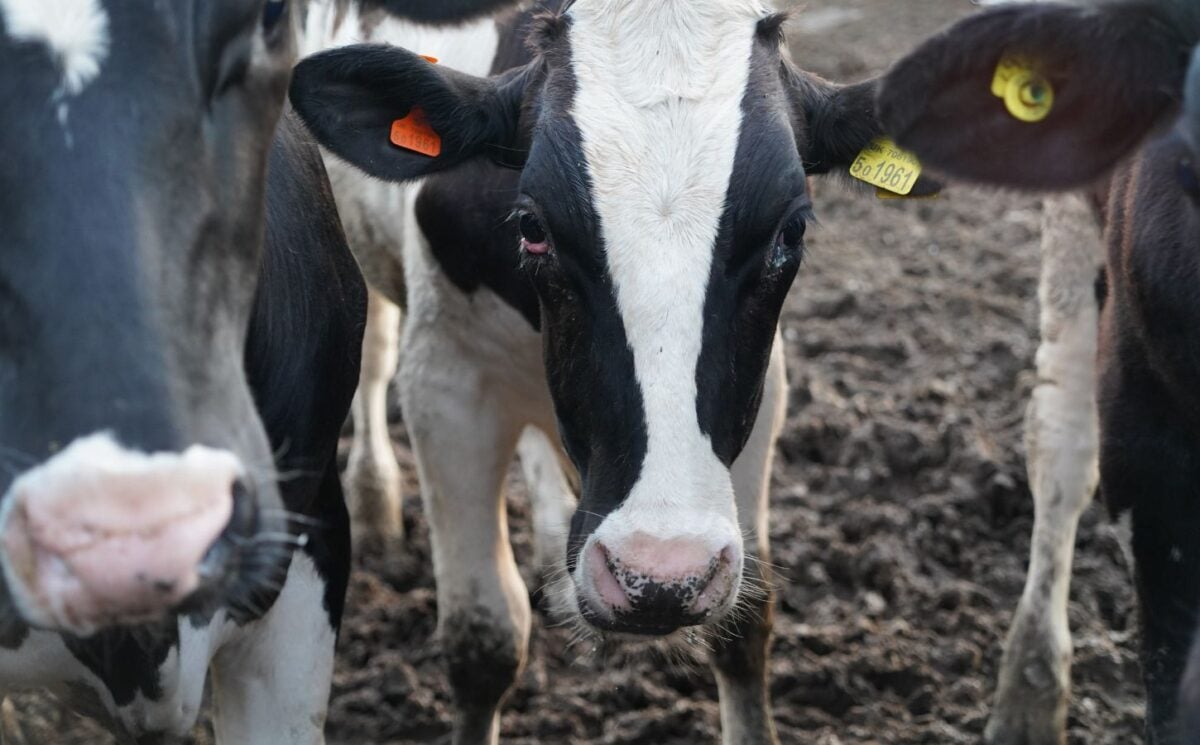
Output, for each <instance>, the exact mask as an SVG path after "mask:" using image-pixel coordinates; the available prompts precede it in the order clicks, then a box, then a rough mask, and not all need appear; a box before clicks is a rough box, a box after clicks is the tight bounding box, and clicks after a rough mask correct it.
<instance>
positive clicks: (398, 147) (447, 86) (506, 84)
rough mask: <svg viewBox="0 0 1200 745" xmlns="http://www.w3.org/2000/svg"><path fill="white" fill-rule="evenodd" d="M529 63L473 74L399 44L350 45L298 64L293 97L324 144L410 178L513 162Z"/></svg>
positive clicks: (371, 169) (387, 173)
mask: <svg viewBox="0 0 1200 745" xmlns="http://www.w3.org/2000/svg"><path fill="white" fill-rule="evenodd" d="M535 64H536V63H530V65H529V66H528V67H524V68H516V69H514V70H510V71H509V72H506V73H504V74H503V75H500V76H497V77H494V78H477V77H474V76H471V75H466V74H463V73H460V72H457V71H455V70H451V69H449V68H447V67H444V66H442V65H438V64H436V63H434V62H432V61H431V60H429V59H427V58H424V57H421V56H419V55H416V54H413V53H412V52H409V51H406V50H404V49H399V48H397V47H388V46H379V45H356V46H348V47H342V48H340V49H334V50H331V51H328V52H322V53H321V54H317V55H314V56H312V57H309V58H308V59H305V60H304V61H302V62H301V63H300V64H299V65H297V66H296V70H295V72H294V74H293V77H292V87H291V100H292V105H293V106H294V107H295V109H296V113H297V114H299V115H300V118H301V119H302V120H303V121H304V123H305V124H306V125H307V126H308V129H309V131H311V132H312V134H313V135H314V136H315V137H316V139H317V141H318V142H320V143H321V145H322V146H324V147H326V148H328V149H329V150H330V151H332V152H333V153H334V154H335V155H337V156H338V157H340V158H342V159H344V160H346V161H348V162H350V163H351V164H353V165H355V166H357V167H358V168H360V169H362V170H363V171H365V172H366V173H368V174H370V175H372V176H375V177H376V178H381V179H384V180H387V181H411V180H413V179H418V178H421V177H423V176H427V175H429V174H431V173H435V172H438V171H443V170H446V169H447V168H451V167H453V166H456V165H458V164H460V163H463V162H465V161H467V160H471V159H473V158H478V157H497V158H498V157H501V156H503V160H504V161H505V163H506V164H510V165H517V166H519V165H520V164H521V162H522V161H523V159H522V158H520V157H519V156H520V155H521V154H522V150H521V147H520V142H521V136H520V127H521V110H522V103H523V100H524V96H525V92H526V88H527V85H528V81H529V79H530V76H531V71H532V70H533V66H534V65H535Z"/></svg>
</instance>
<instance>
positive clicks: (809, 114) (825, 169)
mask: <svg viewBox="0 0 1200 745" xmlns="http://www.w3.org/2000/svg"><path fill="white" fill-rule="evenodd" d="M785 70H786V72H787V74H786V80H787V84H788V95H789V96H790V97H791V98H792V109H793V111H794V112H795V115H796V116H797V117H802V121H803V126H802V127H800V128H798V130H799V134H798V135H797V136H798V139H799V143H798V144H799V147H800V156H801V158H802V160H803V161H804V170H805V172H806V173H809V174H820V173H829V172H831V171H840V170H845V169H846V168H849V167H850V164H851V163H853V162H854V159H855V158H856V157H858V154H859V153H860V152H862V150H863V148H865V147H866V146H867V145H868V144H869V143H870V142H871V141H872V140H874V139H875V138H876V137H878V136H879V135H880V128H879V120H878V119H877V118H876V117H875V89H876V83H875V81H874V80H868V81H865V82H862V83H856V84H854V85H834V84H832V83H829V82H827V81H825V80H822V79H821V78H819V77H816V76H815V75H810V74H808V73H804V72H800V71H797V70H793V69H790V67H786V68H785Z"/></svg>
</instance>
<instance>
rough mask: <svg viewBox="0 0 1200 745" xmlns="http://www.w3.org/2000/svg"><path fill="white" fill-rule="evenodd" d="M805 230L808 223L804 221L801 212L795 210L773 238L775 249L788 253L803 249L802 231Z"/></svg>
mask: <svg viewBox="0 0 1200 745" xmlns="http://www.w3.org/2000/svg"><path fill="white" fill-rule="evenodd" d="M807 228H808V222H807V220H805V219H804V212H803V210H797V211H796V212H794V213H793V214H792V216H791V217H789V218H788V219H787V222H785V223H784V224H783V227H782V228H780V229H779V235H778V237H776V238H775V247H776V248H779V249H786V250H790V251H798V250H800V249H801V248H803V247H804V231H805V230H806V229H807Z"/></svg>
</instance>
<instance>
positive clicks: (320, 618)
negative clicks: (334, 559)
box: [212, 551, 337, 745]
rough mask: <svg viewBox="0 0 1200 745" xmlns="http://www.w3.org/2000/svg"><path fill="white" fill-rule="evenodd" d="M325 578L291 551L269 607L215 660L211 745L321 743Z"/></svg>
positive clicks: (328, 659) (329, 646)
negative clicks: (214, 744)
mask: <svg viewBox="0 0 1200 745" xmlns="http://www.w3.org/2000/svg"><path fill="white" fill-rule="evenodd" d="M324 600H325V583H324V581H323V580H322V579H321V578H320V576H319V575H318V574H317V570H316V567H315V566H314V564H313V561H312V559H311V558H309V556H308V555H307V554H305V553H303V552H301V551H297V552H296V554H295V556H294V557H293V558H292V563H291V566H290V567H289V568H288V575H287V580H286V582H285V583H284V587H283V591H282V592H281V593H280V595H279V598H278V599H277V600H276V601H275V605H274V606H272V608H271V610H270V612H268V613H267V615H266V616H265V617H264V618H263V619H261V620H259V621H256V622H255V623H253V624H250V625H249V626H246V627H244V628H241V629H237V630H235V631H232V632H231V633H232V637H231V638H230V640H229V642H228V643H227V644H226V645H225V646H224V647H223V648H222V649H221V650H220V651H219V652H218V653H217V655H216V657H215V658H214V659H213V667H212V675H213V679H212V681H213V706H214V716H213V726H214V730H215V734H216V741H217V745H249V744H250V743H253V745H323V743H324V742H325V715H326V711H327V707H328V706H329V689H330V686H331V684H332V682H333V653H334V645H335V643H336V641H337V634H336V633H335V631H334V629H333V627H332V626H331V624H330V619H329V614H328V612H327V611H326V609H325V606H324Z"/></svg>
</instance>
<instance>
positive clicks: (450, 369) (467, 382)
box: [400, 339, 530, 745]
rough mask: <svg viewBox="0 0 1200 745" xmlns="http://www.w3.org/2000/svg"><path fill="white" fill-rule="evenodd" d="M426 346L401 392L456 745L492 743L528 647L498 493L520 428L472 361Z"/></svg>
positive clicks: (525, 601)
mask: <svg viewBox="0 0 1200 745" xmlns="http://www.w3.org/2000/svg"><path fill="white" fill-rule="evenodd" d="M423 342H425V343H421V342H417V343H414V344H412V345H410V347H409V349H408V350H406V353H405V358H404V367H403V368H402V370H401V375H400V387H401V393H402V396H403V404H404V411H405V417H406V419H407V422H408V427H409V433H410V435H411V437H412V443H413V452H414V454H415V455H416V458H417V468H418V472H419V475H420V480H421V497H422V499H423V501H424V504H425V514H426V516H427V518H428V520H429V528H430V533H431V535H430V538H431V542H432V544H433V562H434V574H435V577H436V579H437V597H438V632H439V636H440V638H441V643H442V652H443V654H444V656H445V659H446V663H447V666H448V669H449V674H450V685H451V688H452V689H453V693H454V700H455V714H454V734H453V742H454V744H455V745H486V744H491V743H496V742H497V741H498V739H499V732H500V718H499V713H498V710H499V707H500V705H501V703H502V702H503V700H504V698H505V696H506V695H507V694H508V690H509V688H511V686H512V684H513V682H514V681H515V680H516V677H517V675H518V673H519V672H520V671H521V669H522V667H523V666H524V664H525V655H526V651H527V649H528V646H529V624H530V608H529V597H528V594H527V592H526V589H525V585H524V582H522V581H521V576H520V574H518V573H517V565H516V561H515V560H514V558H513V554H512V547H511V546H510V544H509V541H508V525H507V522H506V518H505V512H504V500H503V495H502V493H501V492H502V485H503V481H504V475H505V472H506V471H507V468H508V464H509V462H510V461H511V460H512V455H513V450H514V448H515V446H516V442H517V437H518V435H519V433H520V431H521V425H520V423H519V422H516V421H514V420H513V419H512V418H511V417H510V416H508V415H507V414H506V413H505V412H504V410H503V406H502V403H503V402H502V401H499V400H498V394H496V393H495V392H492V391H489V390H488V388H487V383H486V381H485V379H484V378H485V375H484V372H483V371H480V370H479V369H477V368H473V367H472V366H470V365H465V364H464V363H463V360H464V359H470V357H469V355H467V354H465V353H464V352H462V351H455V350H453V349H447V348H446V347H449V346H451V345H452V342H450V341H448V340H447V341H445V342H444V344H445V346H442V342H439V341H438V340H431V339H424V340H423ZM430 347H437V348H434V349H430Z"/></svg>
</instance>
